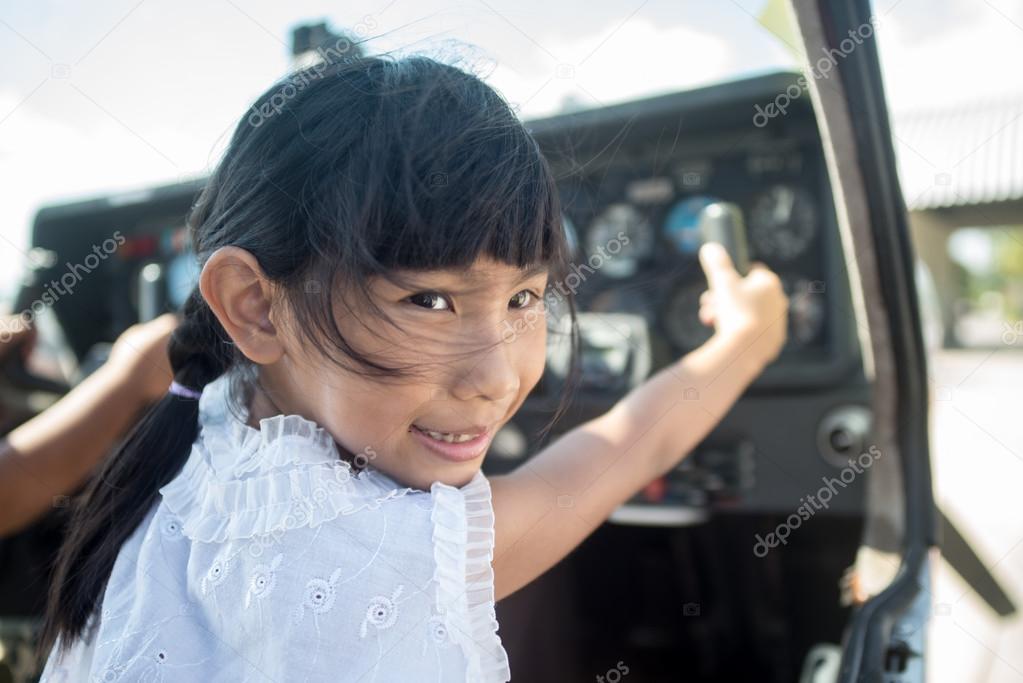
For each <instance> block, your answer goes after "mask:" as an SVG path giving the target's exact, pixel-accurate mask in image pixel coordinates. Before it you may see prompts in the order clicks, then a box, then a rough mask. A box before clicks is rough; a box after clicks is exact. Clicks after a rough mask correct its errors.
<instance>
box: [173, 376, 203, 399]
mask: <svg viewBox="0 0 1023 683" xmlns="http://www.w3.org/2000/svg"><path fill="white" fill-rule="evenodd" d="M168 391H169V392H170V393H172V394H177V395H178V396H184V397H185V398H194V399H195V400H197V401H198V400H199V397H200V396H202V392H199V391H196V390H195V389H189V388H188V387H186V386H185V385H183V384H178V383H177V381H176V380H175V381H173V382H171V385H170V389H168Z"/></svg>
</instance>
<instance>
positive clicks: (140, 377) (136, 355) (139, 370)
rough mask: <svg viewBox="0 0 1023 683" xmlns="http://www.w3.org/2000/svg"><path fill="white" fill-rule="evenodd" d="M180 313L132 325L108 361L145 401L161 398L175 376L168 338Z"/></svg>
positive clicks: (112, 350)
mask: <svg viewBox="0 0 1023 683" xmlns="http://www.w3.org/2000/svg"><path fill="white" fill-rule="evenodd" d="M178 322H179V320H178V316H177V315H176V314H174V313H165V314H163V315H161V316H160V317H158V318H154V319H153V320H150V321H149V322H145V323H138V324H135V325H132V326H131V327H129V328H128V329H126V330H125V331H124V332H122V333H121V336H120V337H118V338H117V341H115V342H114V346H113V348H112V349H111V350H110V357H109V358H108V359H107V362H106V364H107V365H109V366H111V367H112V368H114V369H115V370H117V371H118V372H120V373H122V374H123V375H124V377H125V381H127V382H131V384H132V387H133V388H134V389H136V390H137V392H138V393H139V398H140V399H141V400H142V402H143V403H153V402H155V401H158V400H159V399H160V398H161V397H163V395H164V394H165V393H167V388H168V387H169V386H170V383H171V380H173V379H174V373H173V372H172V371H171V365H170V358H169V357H168V356H167V342H168V341H170V335H171V333H172V332H173V331H174V328H176V327H177V326H178Z"/></svg>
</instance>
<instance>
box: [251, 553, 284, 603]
mask: <svg viewBox="0 0 1023 683" xmlns="http://www.w3.org/2000/svg"><path fill="white" fill-rule="evenodd" d="M283 559H284V555H283V553H277V556H276V557H274V559H273V560H272V561H271V562H270V564H269V565H266V564H261V565H259V566H257V567H256V568H255V569H253V570H252V578H251V579H249V590H248V591H247V592H246V593H245V607H246V608H248V606H249V605H250V604H251V603H252V599H253V598H256V599H257V600H262V599H263V598H265V597H266V596H268V595H270V593H271V592H272V591H273V589H274V586H275V585H276V584H277V574H276V569H277V568H278V567H279V566H281V561H282V560H283Z"/></svg>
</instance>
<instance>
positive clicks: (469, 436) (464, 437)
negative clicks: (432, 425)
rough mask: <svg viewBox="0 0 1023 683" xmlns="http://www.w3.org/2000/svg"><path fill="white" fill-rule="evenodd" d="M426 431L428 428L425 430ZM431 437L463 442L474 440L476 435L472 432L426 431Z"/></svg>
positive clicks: (450, 441) (438, 439) (439, 439)
mask: <svg viewBox="0 0 1023 683" xmlns="http://www.w3.org/2000/svg"><path fill="white" fill-rule="evenodd" d="M423 431H426V430H423ZM426 433H427V434H429V435H430V437H431V438H433V439H436V440H437V441H446V442H448V443H462V442H463V441H472V440H473V439H475V438H476V437H475V436H474V435H472V434H442V433H441V432H429V431H427V432H426Z"/></svg>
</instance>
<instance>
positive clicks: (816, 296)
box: [781, 275, 824, 348]
mask: <svg viewBox="0 0 1023 683" xmlns="http://www.w3.org/2000/svg"><path fill="white" fill-rule="evenodd" d="M781 281H782V286H783V287H784V288H785V294H786V296H788V298H789V328H788V336H789V339H788V344H789V346H793V347H796V348H799V347H803V346H806V345H808V344H810V343H812V342H813V341H814V340H816V339H817V338H818V337H819V336H820V333H821V330H822V329H823V328H824V288H823V283H822V282H820V281H819V280H817V281H811V280H807V279H806V278H802V277H798V276H792V275H782V276H781Z"/></svg>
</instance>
